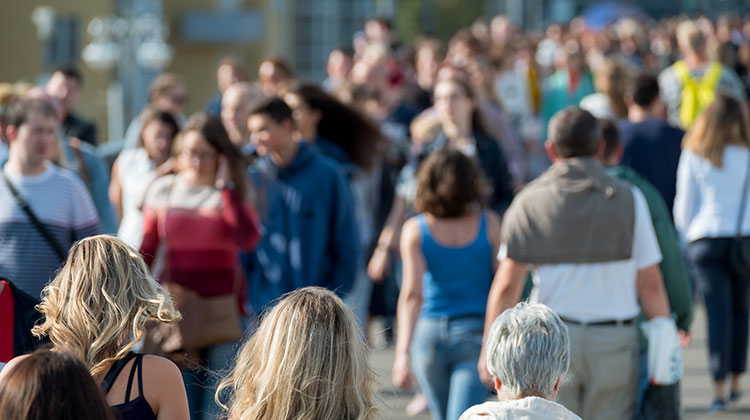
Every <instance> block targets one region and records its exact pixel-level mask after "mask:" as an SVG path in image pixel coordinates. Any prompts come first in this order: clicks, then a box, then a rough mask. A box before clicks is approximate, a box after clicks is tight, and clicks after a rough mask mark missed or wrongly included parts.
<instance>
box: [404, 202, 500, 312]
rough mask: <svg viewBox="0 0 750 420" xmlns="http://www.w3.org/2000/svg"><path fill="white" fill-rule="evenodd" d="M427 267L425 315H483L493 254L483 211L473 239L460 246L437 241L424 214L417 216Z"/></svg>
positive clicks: (424, 290) (423, 287)
mask: <svg viewBox="0 0 750 420" xmlns="http://www.w3.org/2000/svg"><path fill="white" fill-rule="evenodd" d="M417 220H418V221H419V228H420V232H421V237H422V254H424V259H425V264H426V266H427V269H426V271H425V273H424V276H423V277H422V290H423V297H424V299H423V303H422V311H421V312H420V316H421V317H424V318H439V317H449V318H451V317H458V316H467V315H478V316H484V313H485V308H486V306H487V295H489V293H490V285H491V284H492V277H493V273H492V265H493V259H494V255H492V254H493V252H492V244H491V243H490V240H489V238H487V214H486V213H482V216H481V218H480V222H479V229H478V232H477V236H476V237H475V238H474V240H473V241H472V242H471V243H470V244H468V245H463V246H455V247H454V246H445V245H441V244H439V243H438V242H437V241H436V240H435V239H434V238H433V237H432V235H431V234H430V228H429V226H428V225H427V220H426V219H425V216H424V214H420V215H419V216H417Z"/></svg>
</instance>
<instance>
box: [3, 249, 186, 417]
mask: <svg viewBox="0 0 750 420" xmlns="http://www.w3.org/2000/svg"><path fill="white" fill-rule="evenodd" d="M148 273H149V272H148V268H147V267H146V264H145V263H144V262H143V259H142V258H141V256H140V255H139V254H138V253H137V252H136V251H135V250H134V249H132V248H130V247H129V246H128V245H127V244H126V243H125V242H123V241H122V240H120V239H118V238H115V237H112V236H105V235H100V236H92V237H89V238H86V239H83V240H81V241H79V242H77V243H76V244H75V245H73V247H72V248H71V249H70V252H69V253H68V258H67V260H66V262H65V265H63V267H62V269H61V270H60V271H59V273H58V274H57V276H56V277H55V279H54V280H52V282H51V283H50V284H49V285H47V287H45V288H44V290H43V291H42V303H40V304H39V306H38V309H39V312H41V313H42V314H43V315H44V316H46V319H45V321H44V322H43V323H41V324H39V325H37V326H35V327H34V328H33V329H32V333H33V334H35V335H37V336H49V338H50V341H51V342H52V345H53V350H59V351H66V352H68V353H71V354H73V355H74V356H76V357H77V358H78V359H80V360H82V361H83V362H84V364H85V365H86V367H87V368H88V370H89V372H90V373H91V375H92V376H93V378H94V380H95V381H96V382H97V383H99V384H101V385H102V388H103V389H104V391H105V393H106V399H107V402H108V403H109V404H110V405H111V406H112V408H113V410H114V411H115V413H116V414H118V416H119V418H120V419H121V420H130V419H138V420H143V419H158V420H171V419H174V420H184V419H187V418H189V414H188V403H187V396H186V394H185V387H184V385H183V383H182V376H181V375H180V371H179V369H178V368H177V366H175V365H174V364H173V363H172V362H170V361H169V360H167V359H164V358H161V357H156V356H144V355H136V354H134V353H132V352H131V348H132V347H133V346H134V345H135V344H136V343H137V342H138V341H140V340H141V338H143V336H144V333H145V325H146V323H147V322H149V321H159V322H172V321H176V320H178V319H179V317H180V314H179V313H178V312H177V311H176V310H175V309H174V307H173V306H172V302H171V300H170V299H169V297H168V295H167V294H166V293H165V291H164V290H163V289H162V287H161V286H160V285H159V284H158V283H157V282H156V281H155V280H154V279H153V278H152V277H151V276H150V275H149V274H148ZM24 357H28V356H19V357H17V358H15V359H13V360H11V362H10V363H9V364H8V366H7V367H6V368H5V369H4V370H3V372H5V371H9V370H10V369H9V368H10V367H12V366H11V365H13V364H15V363H17V362H18V361H19V360H21V359H22V358H24ZM136 373H137V377H136V375H135V374H136ZM0 380H2V378H0Z"/></svg>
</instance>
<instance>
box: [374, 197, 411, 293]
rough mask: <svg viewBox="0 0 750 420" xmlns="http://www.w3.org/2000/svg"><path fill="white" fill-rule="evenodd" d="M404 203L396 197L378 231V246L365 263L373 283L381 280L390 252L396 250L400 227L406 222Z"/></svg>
mask: <svg viewBox="0 0 750 420" xmlns="http://www.w3.org/2000/svg"><path fill="white" fill-rule="evenodd" d="M406 208H407V206H406V202H405V201H404V199H403V198H401V197H399V196H398V195H397V196H396V198H395V199H394V200H393V206H391V211H390V212H389V213H388V219H387V220H386V222H385V226H383V230H381V231H380V236H379V237H378V246H377V248H375V251H374V252H373V254H372V257H371V258H370V261H369V262H368V263H367V274H368V275H369V276H370V278H371V279H373V281H375V282H379V281H381V280H383V278H384V277H385V274H386V271H388V264H389V260H390V251H391V250H393V249H395V248H396V245H397V244H398V241H399V236H400V233H401V226H403V224H404V221H405V220H406Z"/></svg>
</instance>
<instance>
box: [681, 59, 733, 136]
mask: <svg viewBox="0 0 750 420" xmlns="http://www.w3.org/2000/svg"><path fill="white" fill-rule="evenodd" d="M672 68H673V69H674V71H675V73H676V75H677V78H678V79H679V81H680V83H681V84H682V98H681V103H680V110H679V116H680V125H681V127H682V128H685V129H687V128H689V127H690V126H691V125H692V123H693V121H694V120H695V118H696V117H697V116H698V114H699V113H700V112H701V111H702V110H703V109H704V108H705V107H707V106H708V105H709V104H710V103H711V102H712V101H713V100H714V97H715V96H716V85H717V84H718V83H719V79H720V78H721V72H722V70H723V67H722V66H721V64H719V63H717V62H715V61H714V62H711V63H710V64H709V65H708V68H707V69H706V71H705V72H704V73H703V77H701V78H700V79H698V78H695V77H692V75H691V74H690V68H688V66H687V64H686V63H685V62H684V61H678V62H676V63H674V64H673V65H672Z"/></svg>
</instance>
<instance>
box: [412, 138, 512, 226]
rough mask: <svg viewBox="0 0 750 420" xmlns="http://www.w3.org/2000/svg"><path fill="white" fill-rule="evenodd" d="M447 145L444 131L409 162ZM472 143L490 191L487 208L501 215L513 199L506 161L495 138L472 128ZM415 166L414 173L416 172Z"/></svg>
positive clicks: (418, 162)
mask: <svg viewBox="0 0 750 420" xmlns="http://www.w3.org/2000/svg"><path fill="white" fill-rule="evenodd" d="M447 145H448V138H447V137H446V136H445V133H440V135H439V136H438V137H437V138H436V139H435V140H434V141H432V142H430V143H427V144H425V145H424V146H423V147H422V148H421V150H420V151H419V152H418V153H417V155H416V157H415V158H413V159H412V162H411V164H412V165H416V166H417V167H418V166H420V165H421V164H422V162H423V161H424V160H425V159H427V157H428V156H429V155H430V154H432V153H433V152H435V151H438V150H440V149H443V148H445V147H447ZM474 145H475V146H476V157H477V160H478V162H479V166H480V168H481V169H482V172H483V173H484V176H485V177H486V178H487V181H488V183H489V184H490V187H491V188H492V193H491V194H490V197H489V200H488V201H489V208H490V209H492V210H494V211H495V212H496V213H497V214H499V215H500V216H502V215H503V214H504V213H505V210H507V209H508V206H510V202H511V201H513V184H512V179H511V176H510V172H509V171H508V161H507V160H506V159H505V154H504V153H503V150H502V148H500V144H499V143H498V142H497V140H495V139H492V138H490V137H488V136H487V135H485V134H484V133H482V132H481V131H479V130H474ZM416 172H417V168H415V170H414V173H415V174H416Z"/></svg>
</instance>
